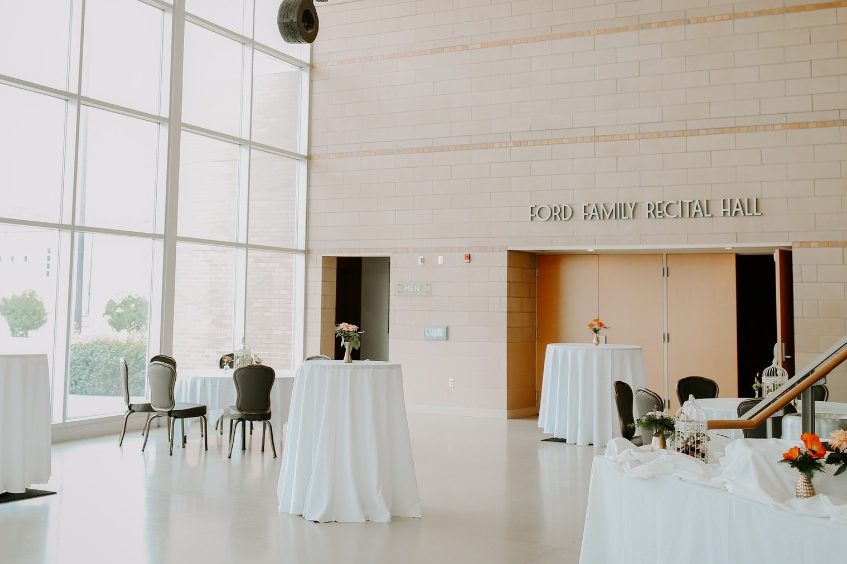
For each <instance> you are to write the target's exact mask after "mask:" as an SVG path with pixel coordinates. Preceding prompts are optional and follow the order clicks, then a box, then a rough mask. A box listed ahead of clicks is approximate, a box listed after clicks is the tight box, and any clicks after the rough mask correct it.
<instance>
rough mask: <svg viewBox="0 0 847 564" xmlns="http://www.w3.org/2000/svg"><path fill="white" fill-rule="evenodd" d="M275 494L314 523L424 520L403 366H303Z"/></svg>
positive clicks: (314, 362)
mask: <svg viewBox="0 0 847 564" xmlns="http://www.w3.org/2000/svg"><path fill="white" fill-rule="evenodd" d="M277 493H278V497H279V510H280V511H281V512H283V513H290V514H292V515H302V516H303V517H305V518H306V519H308V520H310V521H319V522H326V521H344V522H361V521H377V522H382V523H387V522H389V521H391V516H392V515H395V516H402V517H420V516H421V502H420V497H419V496H418V485H417V480H416V479H415V465H414V461H413V460H412V447H411V443H410V441H409V427H408V424H407V421H406V405H405V402H404V399H403V374H402V370H401V367H400V365H399V364H397V363H391V362H380V361H363V362H353V363H344V362H342V361H336V360H311V361H307V362H304V363H303V364H301V365H300V368H299V369H298V370H297V376H296V378H295V381H294V394H293V397H292V399H291V413H290V415H289V419H288V438H287V442H286V446H285V452H284V453H283V456H282V468H281V470H280V477H279V486H278V488H277Z"/></svg>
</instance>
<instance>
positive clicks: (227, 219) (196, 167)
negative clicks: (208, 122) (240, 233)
mask: <svg viewBox="0 0 847 564" xmlns="http://www.w3.org/2000/svg"><path fill="white" fill-rule="evenodd" d="M239 152H240V148H239V146H238V145H235V144H233V143H226V142H224V141H218V140H217V139H210V138H209V137H203V136H201V135H194V134H192V133H187V132H183V134H182V153H181V156H180V171H179V226H178V232H179V234H180V236H183V237H197V238H202V239H218V240H222V241H235V239H236V230H237V227H238V178H239V176H238V160H239Z"/></svg>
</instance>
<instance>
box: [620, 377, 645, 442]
mask: <svg viewBox="0 0 847 564" xmlns="http://www.w3.org/2000/svg"><path fill="white" fill-rule="evenodd" d="M613 387H614V392H615V405H616V406H617V408H618V422H619V423H620V426H621V435H623V438H625V439H627V440H629V441H632V442H633V443H634V444H636V445H638V446H641V444H643V443H642V439H641V437H640V436H638V437H636V436H635V430H636V429H635V417H633V415H632V403H633V400H632V388H631V387H630V385H629V384H627V383H626V382H622V381H620V380H615V382H614V384H613Z"/></svg>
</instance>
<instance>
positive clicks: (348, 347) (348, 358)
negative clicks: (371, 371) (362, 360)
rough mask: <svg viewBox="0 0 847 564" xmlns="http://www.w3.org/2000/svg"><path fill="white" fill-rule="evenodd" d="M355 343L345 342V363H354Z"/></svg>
mask: <svg viewBox="0 0 847 564" xmlns="http://www.w3.org/2000/svg"><path fill="white" fill-rule="evenodd" d="M352 352H353V343H351V342H350V341H345V342H344V362H353V356H352Z"/></svg>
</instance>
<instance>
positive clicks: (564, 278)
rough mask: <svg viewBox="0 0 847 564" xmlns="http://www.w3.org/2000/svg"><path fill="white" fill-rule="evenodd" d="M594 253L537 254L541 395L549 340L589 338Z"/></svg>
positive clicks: (537, 378) (537, 381)
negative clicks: (588, 324) (545, 355)
mask: <svg viewBox="0 0 847 564" xmlns="http://www.w3.org/2000/svg"><path fill="white" fill-rule="evenodd" d="M597 278H598V260H597V256H596V255H539V256H538V302H537V303H538V306H537V308H538V311H537V314H536V315H537V319H538V340H537V341H536V362H535V386H536V387H535V389H536V390H537V391H538V397H539V398H540V397H541V381H542V377H543V372H544V352H545V351H546V350H547V345H548V344H549V343H579V342H586V343H588V342H591V337H592V335H591V332H590V331H589V330H588V328H587V327H586V324H587V323H588V322H589V321H591V320H592V319H594V318H595V317H597V315H598V305H597V298H598V284H597Z"/></svg>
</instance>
